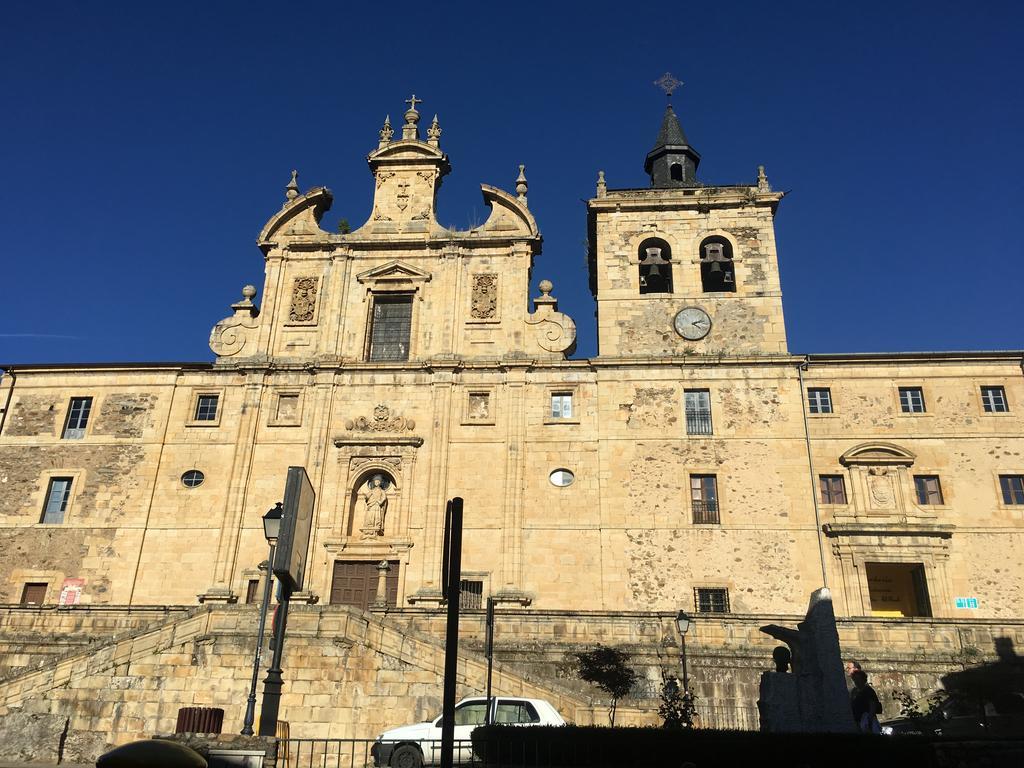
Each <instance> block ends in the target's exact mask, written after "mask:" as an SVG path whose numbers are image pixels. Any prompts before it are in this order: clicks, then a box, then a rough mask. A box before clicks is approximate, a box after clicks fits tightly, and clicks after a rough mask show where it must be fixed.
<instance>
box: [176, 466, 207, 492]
mask: <svg viewBox="0 0 1024 768" xmlns="http://www.w3.org/2000/svg"><path fill="white" fill-rule="evenodd" d="M205 479H206V475H204V474H203V473H202V472H200V471H199V470H198V469H190V470H189V471H188V472H186V473H185V474H183V475H182V476H181V484H182V485H184V486H185V487H186V488H197V487H198V486H200V485H202V484H203V481H204V480H205Z"/></svg>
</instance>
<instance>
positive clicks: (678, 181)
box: [644, 104, 700, 188]
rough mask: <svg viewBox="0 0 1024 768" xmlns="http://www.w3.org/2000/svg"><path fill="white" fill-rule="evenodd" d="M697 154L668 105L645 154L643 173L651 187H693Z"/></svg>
mask: <svg viewBox="0 0 1024 768" xmlns="http://www.w3.org/2000/svg"><path fill="white" fill-rule="evenodd" d="M699 164H700V155H699V154H698V153H697V150H695V149H694V148H693V147H691V146H690V142H689V140H688V139H687V138H686V134H685V133H683V126H682V125H680V124H679V118H678V117H676V113H675V112H674V111H673V109H672V105H671V104H669V105H668V107H666V108H665V116H664V117H663V118H662V121H661V130H660V131H658V138H657V140H656V141H655V144H654V149H652V150H651V151H650V152H648V153H647V158H646V159H645V160H644V171H646V172H647V173H648V174H649V175H650V177H651V186H652V187H665V188H668V187H692V186H696V185H697V166H698V165H699Z"/></svg>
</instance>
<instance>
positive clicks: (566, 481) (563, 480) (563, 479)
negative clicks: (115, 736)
mask: <svg viewBox="0 0 1024 768" xmlns="http://www.w3.org/2000/svg"><path fill="white" fill-rule="evenodd" d="M575 479H576V475H574V474H573V473H572V472H570V471H569V470H568V469H556V470H555V471H554V472H552V473H551V474H550V475H548V480H550V481H551V484H552V485H554V486H557V487H559V488H565V487H566V486H568V485H572V483H573V481H574V480H575Z"/></svg>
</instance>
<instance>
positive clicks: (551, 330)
mask: <svg viewBox="0 0 1024 768" xmlns="http://www.w3.org/2000/svg"><path fill="white" fill-rule="evenodd" d="M539 287H540V293H541V295H540V296H538V297H537V298H536V299H534V300H533V306H534V311H533V312H531V313H530V314H528V315H527V316H526V317H525V318H524V319H525V321H526V324H527V325H528V326H531V327H532V328H533V338H534V342H535V343H536V344H537V346H539V347H540V348H541V349H543V350H544V351H545V352H553V353H564V354H572V351H573V350H574V349H576V323H575V322H573V319H572V318H571V317H569V316H568V315H566V314H564V313H562V312H559V311H558V300H557V299H555V297H554V296H552V295H551V288H552V285H551V281H550V280H541V281H540V286H539Z"/></svg>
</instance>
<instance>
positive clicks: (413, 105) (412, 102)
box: [405, 93, 423, 109]
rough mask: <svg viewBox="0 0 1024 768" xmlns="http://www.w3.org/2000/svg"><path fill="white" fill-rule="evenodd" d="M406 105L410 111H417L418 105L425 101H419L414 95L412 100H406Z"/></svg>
mask: <svg viewBox="0 0 1024 768" xmlns="http://www.w3.org/2000/svg"><path fill="white" fill-rule="evenodd" d="M405 103H406V104H408V105H409V109H416V105H417V104H422V103H423V99H417V98H416V94H415V93H414V94H413V95H412V98H408V99H406V100H405Z"/></svg>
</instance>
